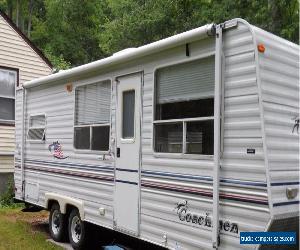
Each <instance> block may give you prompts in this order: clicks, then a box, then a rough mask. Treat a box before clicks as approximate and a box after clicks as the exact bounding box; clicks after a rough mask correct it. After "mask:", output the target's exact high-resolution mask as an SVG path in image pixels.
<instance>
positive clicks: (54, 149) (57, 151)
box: [48, 141, 69, 160]
mask: <svg viewBox="0 0 300 250" xmlns="http://www.w3.org/2000/svg"><path fill="white" fill-rule="evenodd" d="M48 149H49V151H50V152H51V153H52V155H53V156H54V158H56V159H61V160H62V159H66V158H68V157H69V156H64V153H63V151H62V148H61V145H60V143H59V142H58V141H55V142H53V143H52V144H50V145H49V146H48Z"/></svg>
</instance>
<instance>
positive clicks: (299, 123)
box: [292, 116, 300, 134]
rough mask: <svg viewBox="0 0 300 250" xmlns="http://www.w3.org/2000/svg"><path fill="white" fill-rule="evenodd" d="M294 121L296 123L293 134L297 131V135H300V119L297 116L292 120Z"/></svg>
mask: <svg viewBox="0 0 300 250" xmlns="http://www.w3.org/2000/svg"><path fill="white" fill-rule="evenodd" d="M292 120H293V121H294V122H295V124H294V126H293V130H292V133H294V131H296V132H297V134H299V125H300V119H299V117H297V116H295V117H293V118H292Z"/></svg>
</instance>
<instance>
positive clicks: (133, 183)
mask: <svg viewBox="0 0 300 250" xmlns="http://www.w3.org/2000/svg"><path fill="white" fill-rule="evenodd" d="M116 182H120V183H126V184H131V185H137V182H133V181H123V180H116Z"/></svg>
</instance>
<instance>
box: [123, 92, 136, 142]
mask: <svg viewBox="0 0 300 250" xmlns="http://www.w3.org/2000/svg"><path fill="white" fill-rule="evenodd" d="M134 107H135V90H128V91H124V92H123V112H122V114H123V115H122V116H123V122H122V138H123V139H132V138H134Z"/></svg>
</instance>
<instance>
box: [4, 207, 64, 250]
mask: <svg viewBox="0 0 300 250" xmlns="http://www.w3.org/2000/svg"><path fill="white" fill-rule="evenodd" d="M47 218H48V214H47V212H45V211H42V212H38V213H23V212H22V211H21V208H13V209H12V208H0V250H14V249H17V250H18V249H20V250H21V249H22V250H27V249H30V250H31V249H45V250H47V249H62V248H60V247H58V246H55V245H53V244H52V243H50V242H47V241H46V239H47V238H48V236H47Z"/></svg>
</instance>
